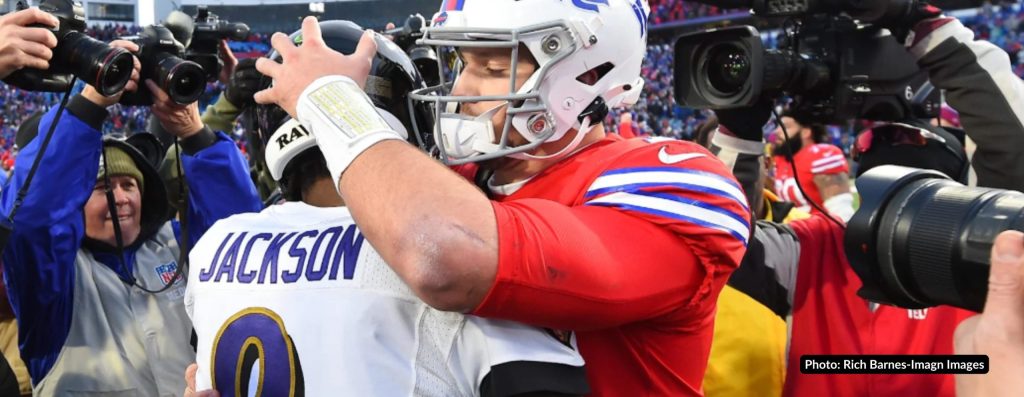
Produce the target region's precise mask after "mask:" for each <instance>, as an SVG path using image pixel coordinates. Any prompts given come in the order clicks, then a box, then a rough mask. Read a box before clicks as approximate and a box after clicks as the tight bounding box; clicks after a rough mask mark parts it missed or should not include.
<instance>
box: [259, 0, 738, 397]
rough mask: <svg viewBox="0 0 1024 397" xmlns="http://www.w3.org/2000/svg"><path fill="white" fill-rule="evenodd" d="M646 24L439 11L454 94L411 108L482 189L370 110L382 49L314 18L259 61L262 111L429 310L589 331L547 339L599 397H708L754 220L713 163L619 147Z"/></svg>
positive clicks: (654, 143)
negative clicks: (714, 349) (285, 127)
mask: <svg viewBox="0 0 1024 397" xmlns="http://www.w3.org/2000/svg"><path fill="white" fill-rule="evenodd" d="M541 9H542V10H544V12H538V11H537V10H541ZM647 13H648V9H647V6H646V2H644V1H624V0H616V1H608V2H576V1H574V2H568V1H555V0H446V1H445V2H444V4H443V5H442V9H441V11H440V12H439V13H438V14H437V15H436V16H435V17H434V18H433V24H432V25H431V27H430V28H427V29H426V30H425V32H424V38H423V43H425V44H428V45H438V46H440V47H439V48H438V51H439V53H440V54H442V55H441V58H443V59H446V60H448V61H450V62H443V63H442V65H441V66H442V67H444V68H452V69H451V72H452V73H455V74H456V75H457V77H456V78H455V84H454V87H452V85H451V84H447V85H446V84H442V85H440V86H436V87H431V88H427V89H426V90H420V91H418V92H415V93H414V94H413V95H411V96H412V97H413V98H414V99H417V100H418V101H424V102H428V103H430V102H433V103H435V105H436V107H435V109H437V111H438V120H436V130H435V131H434V138H435V142H437V144H438V146H439V151H440V153H441V154H442V160H444V161H445V162H447V163H448V164H449V165H455V164H464V166H463V167H461V168H462V169H460V171H462V172H463V174H464V175H472V176H473V177H474V178H473V179H474V180H476V181H479V187H478V186H474V184H473V183H471V182H470V181H468V180H466V179H465V178H462V177H460V176H459V175H458V174H457V173H456V172H452V171H451V170H450V169H448V168H447V167H445V166H443V165H442V164H440V163H438V162H437V161H435V160H434V159H431V158H429V157H428V156H427V155H425V154H423V152H422V151H420V150H419V149H417V148H415V147H412V146H410V145H408V144H407V143H405V142H404V141H399V140H398V139H396V138H397V137H398V135H397V134H395V133H394V132H393V131H391V130H390V129H388V128H387V126H386V125H385V124H384V123H383V122H382V121H381V120H380V118H379V116H377V115H376V113H375V112H373V110H372V107H370V106H369V105H368V102H366V99H365V95H364V94H363V91H362V90H360V89H359V85H360V84H363V83H364V82H365V79H366V66H367V65H368V64H369V61H368V59H369V57H368V54H371V53H372V51H373V50H374V48H373V44H372V43H373V41H372V40H370V39H369V37H370V36H367V38H364V42H363V43H361V46H360V47H359V48H358V49H357V50H356V52H355V53H354V54H353V55H352V56H343V55H341V54H339V53H336V52H333V51H330V50H329V49H327V48H326V47H324V46H323V45H322V43H320V42H319V41H318V37H319V35H320V33H319V31H315V30H314V29H316V28H315V26H316V25H315V20H312V21H311V20H309V19H307V20H306V21H305V22H304V26H303V28H304V31H303V37H304V39H305V42H304V43H303V44H302V46H301V47H295V45H294V44H292V43H291V42H290V41H288V40H287V37H286V36H283V35H281V34H275V36H274V38H273V44H274V48H275V49H276V50H277V51H279V52H280V53H281V54H282V55H283V58H284V62H283V63H282V64H277V63H274V62H270V61H266V60H260V61H259V63H257V68H258V69H259V70H260V72H262V73H264V74H266V75H268V76H270V77H271V78H272V79H274V84H273V86H272V87H271V88H269V89H268V90H265V91H262V92H260V93H259V94H257V97H256V100H257V102H261V103H269V102H273V103H277V104H279V105H281V106H282V108H284V109H285V110H287V111H288V112H289V113H290V114H292V115H294V116H296V117H297V119H298V120H299V121H300V122H301V123H302V124H303V125H306V126H309V127H311V131H312V133H313V135H314V136H315V137H316V140H317V144H318V145H319V147H320V148H321V150H322V151H323V154H324V157H325V159H326V161H327V164H328V168H330V170H331V172H332V176H333V178H334V179H335V180H337V181H338V190H339V192H340V193H341V195H342V196H343V198H344V199H345V202H346V203H347V204H348V206H349V208H350V209H351V211H352V213H353V215H354V218H355V219H356V220H357V221H356V223H357V224H358V225H359V227H360V230H362V231H363V233H364V235H365V236H366V239H367V240H368V241H369V242H370V243H372V244H373V245H374V247H376V248H377V249H378V251H379V252H380V254H381V256H382V257H383V258H384V259H385V261H386V262H387V263H388V264H389V266H391V268H392V269H393V270H394V271H395V272H396V273H397V274H398V275H399V276H401V277H402V278H403V280H404V281H405V282H406V283H407V284H408V285H409V286H410V287H411V289H412V290H413V291H414V292H415V293H416V294H417V295H418V296H419V297H420V298H422V299H423V300H424V301H425V302H427V303H428V304H430V305H432V306H434V307H437V308H440V309H443V310H452V311H461V312H468V313H473V314H475V315H479V316H483V317H492V318H501V319H508V320H514V321H519V322H523V323H527V324H534V325H538V326H543V327H547V328H551V329H553V330H564V331H575V332H574V333H568V332H562V331H553V332H552V333H553V334H554V335H555V336H557V337H560V338H572V337H575V338H577V341H578V345H579V349H580V353H581V354H582V356H583V357H584V359H585V360H586V362H587V377H588V381H589V382H590V385H591V387H592V391H593V395H595V396H628V395H648V396H698V395H701V382H702V379H703V376H704V371H705V367H706V364H707V357H708V353H709V350H710V343H711V337H712V333H713V332H712V331H713V322H714V313H715V302H716V300H717V297H718V293H719V292H720V291H721V289H722V287H723V286H724V284H725V281H726V279H727V278H728V277H729V274H730V273H731V272H732V270H733V269H735V268H736V266H737V265H738V263H739V260H740V258H741V257H742V256H743V252H744V251H745V247H746V243H747V238H748V236H749V233H750V230H749V219H750V212H749V208H748V206H747V203H746V199H745V197H744V196H743V192H742V190H741V189H740V187H739V185H738V184H737V183H736V181H735V179H734V178H733V177H732V176H731V175H730V174H729V171H728V170H727V169H726V168H725V166H724V165H723V164H722V163H721V161H719V160H718V159H716V158H715V157H714V156H713V155H711V154H710V153H709V152H707V151H706V150H705V149H704V148H701V147H699V146H697V145H696V144H693V143H689V142H682V141H676V140H661V139H649V140H642V139H631V140H623V139H621V138H620V137H618V136H614V135H608V134H606V133H605V131H604V129H603V127H602V125H601V121H602V120H603V119H604V117H605V115H606V114H607V109H608V108H611V107H619V106H628V105H630V104H632V103H635V101H636V99H637V98H638V96H639V94H640V91H641V88H642V85H643V79H642V78H641V76H640V64H641V62H642V60H643V55H644V52H645V51H646V46H645V41H646V34H647ZM474 31H478V32H480V33H479V34H477V33H469V34H467V33H466V32H474ZM450 45H454V46H455V47H454V48H452V47H447V46H450ZM445 54H447V55H445ZM456 109H457V111H458V112H459V113H450V112H452V111H456ZM470 163H472V165H473V167H471V168H474V169H467V167H466V166H465V165H466V164H470Z"/></svg>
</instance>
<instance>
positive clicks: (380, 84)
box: [250, 20, 433, 183]
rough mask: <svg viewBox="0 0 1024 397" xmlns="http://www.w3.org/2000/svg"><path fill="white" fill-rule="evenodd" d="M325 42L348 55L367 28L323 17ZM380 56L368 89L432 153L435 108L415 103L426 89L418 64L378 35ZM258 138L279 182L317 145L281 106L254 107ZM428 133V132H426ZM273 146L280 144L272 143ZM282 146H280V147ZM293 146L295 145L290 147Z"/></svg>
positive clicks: (266, 81)
mask: <svg viewBox="0 0 1024 397" xmlns="http://www.w3.org/2000/svg"><path fill="white" fill-rule="evenodd" d="M320 31H321V32H322V34H323V40H324V42H325V43H326V44H327V46H328V47H330V48H331V49H333V50H335V51H338V52H341V53H343V54H351V53H353V52H355V49H356V45H357V44H358V43H359V39H360V38H361V37H362V35H363V32H364V31H365V30H364V29H363V28H362V27H360V26H359V25H357V24H355V23H353V22H351V21H342V20H333V21H320ZM290 37H291V39H292V41H293V42H294V43H296V44H298V45H301V44H302V31H301V30H300V31H297V32H295V33H292V34H291V36H290ZM375 39H376V41H377V54H376V55H375V56H374V59H373V63H372V65H371V66H370V74H369V78H368V79H367V81H366V86H365V88H364V89H365V91H366V93H367V94H368V95H369V97H370V99H371V100H372V101H373V104H374V105H375V106H376V107H377V108H379V109H382V110H385V111H387V112H388V113H390V115H391V116H394V117H393V119H392V118H391V117H388V116H386V115H385V119H392V120H389V123H391V124H392V125H394V124H395V123H396V122H397V123H401V125H402V126H403V127H404V129H405V131H406V132H407V133H408V135H407V137H408V141H409V142H411V143H412V144H414V145H417V146H419V147H421V148H423V149H424V150H426V151H427V152H431V151H432V149H433V144H432V142H433V137H432V134H431V131H432V129H433V110H432V109H431V108H430V107H429V106H422V105H414V104H412V102H411V101H409V98H408V94H409V92H411V91H413V90H416V89H421V88H424V87H426V84H425V83H424V81H423V78H422V77H421V76H420V73H419V71H418V69H417V68H416V65H415V64H414V63H413V61H412V60H411V59H410V58H409V56H408V55H406V53H405V52H403V51H402V49H401V48H399V47H398V46H397V45H395V44H394V43H393V42H391V41H390V40H388V39H387V38H385V37H383V36H381V35H379V34H378V35H377V36H376V38H375ZM267 58H269V59H272V60H274V61H275V62H280V61H281V56H280V54H278V53H277V51H271V52H270V53H269V54H267ZM270 84H271V79H270V78H269V77H266V76H263V78H262V79H261V81H260V89H265V88H267V87H270ZM254 118H255V123H254V124H255V131H252V132H253V133H254V134H255V136H250V140H255V141H256V142H258V143H259V144H260V146H261V147H259V148H258V149H260V152H261V153H263V157H264V160H265V161H266V165H267V167H268V168H269V171H270V174H271V176H272V177H273V178H274V180H276V181H278V182H279V183H280V182H285V181H282V180H281V178H282V177H283V175H282V173H283V172H284V169H285V167H286V166H287V165H288V162H289V161H291V160H292V159H294V158H295V157H297V156H298V155H299V154H301V153H302V152H304V151H305V150H306V149H308V148H311V147H313V146H314V145H315V143H314V142H313V139H312V136H311V135H310V134H309V133H308V131H305V129H304V128H303V127H302V126H301V125H299V124H298V123H297V122H296V121H294V120H292V118H291V117H290V116H289V115H288V114H287V113H286V112H285V111H284V109H281V107H279V106H277V105H256V107H255V108H254ZM420 131H422V132H423V133H420ZM268 145H275V146H274V147H269V146H268ZM278 146H280V147H278ZM286 146H291V147H286Z"/></svg>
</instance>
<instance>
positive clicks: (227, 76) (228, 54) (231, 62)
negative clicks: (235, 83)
mask: <svg viewBox="0 0 1024 397" xmlns="http://www.w3.org/2000/svg"><path fill="white" fill-rule="evenodd" d="M217 55H218V56H220V61H221V62H223V63H224V67H223V68H221V69H220V82H221V83H223V84H224V85H228V84H230V83H231V76H232V75H234V73H235V67H236V66H238V58H235V53H234V52H232V51H231V47H230V46H228V41H227V39H224V40H221V41H220V49H219V50H218V51H217ZM232 103H234V102H232ZM236 105H237V104H236Z"/></svg>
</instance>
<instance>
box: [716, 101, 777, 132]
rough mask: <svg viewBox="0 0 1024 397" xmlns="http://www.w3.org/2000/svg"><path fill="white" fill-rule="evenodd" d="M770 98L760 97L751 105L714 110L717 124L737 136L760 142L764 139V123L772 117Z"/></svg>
mask: <svg viewBox="0 0 1024 397" xmlns="http://www.w3.org/2000/svg"><path fill="white" fill-rule="evenodd" d="M773 105H774V103H773V102H772V100H771V99H767V98H761V99H759V100H758V102H757V103H755V104H754V105H753V106H750V107H745V108H736V109H720V110H715V116H716V117H718V124H719V125H720V126H722V127H725V129H726V130H728V132H729V133H732V134H733V135H735V136H736V137H737V138H740V139H745V140H749V141H758V142H760V141H761V140H762V139H764V125H765V124H767V123H768V120H770V119H771V117H772V106H773Z"/></svg>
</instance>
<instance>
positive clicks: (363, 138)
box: [295, 76, 402, 182]
mask: <svg viewBox="0 0 1024 397" xmlns="http://www.w3.org/2000/svg"><path fill="white" fill-rule="evenodd" d="M295 113H296V116H297V118H298V119H299V122H300V123H302V125H304V126H306V127H308V128H309V129H310V131H311V132H312V134H313V137H314V138H316V143H317V146H319V147H320V151H321V152H323V154H324V159H325V160H326V162H327V169H328V170H330V172H331V177H332V178H334V181H335V182H337V181H338V180H340V178H341V174H342V173H344V172H345V169H347V168H348V166H349V164H351V163H352V161H353V160H355V159H356V157H359V155H360V154H362V153H363V152H364V151H366V149H369V148H370V147H371V146H373V145H375V144H377V143H379V142H382V141H385V140H389V139H399V140H400V139H402V137H401V135H399V133H398V132H396V131H395V130H394V129H392V128H391V127H390V126H389V125H388V123H387V122H385V121H384V118H382V117H381V116H380V115H379V114H378V113H377V110H376V108H375V107H374V105H373V103H372V102H371V101H370V98H369V97H368V96H367V95H366V93H365V92H363V89H362V88H359V85H357V84H356V83H355V82H354V81H352V79H350V78H348V77H345V76H326V77H321V78H319V79H317V80H316V81H314V82H313V84H310V85H309V87H306V89H305V90H304V91H303V92H302V95H300V96H299V101H298V103H297V105H296V110H295Z"/></svg>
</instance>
